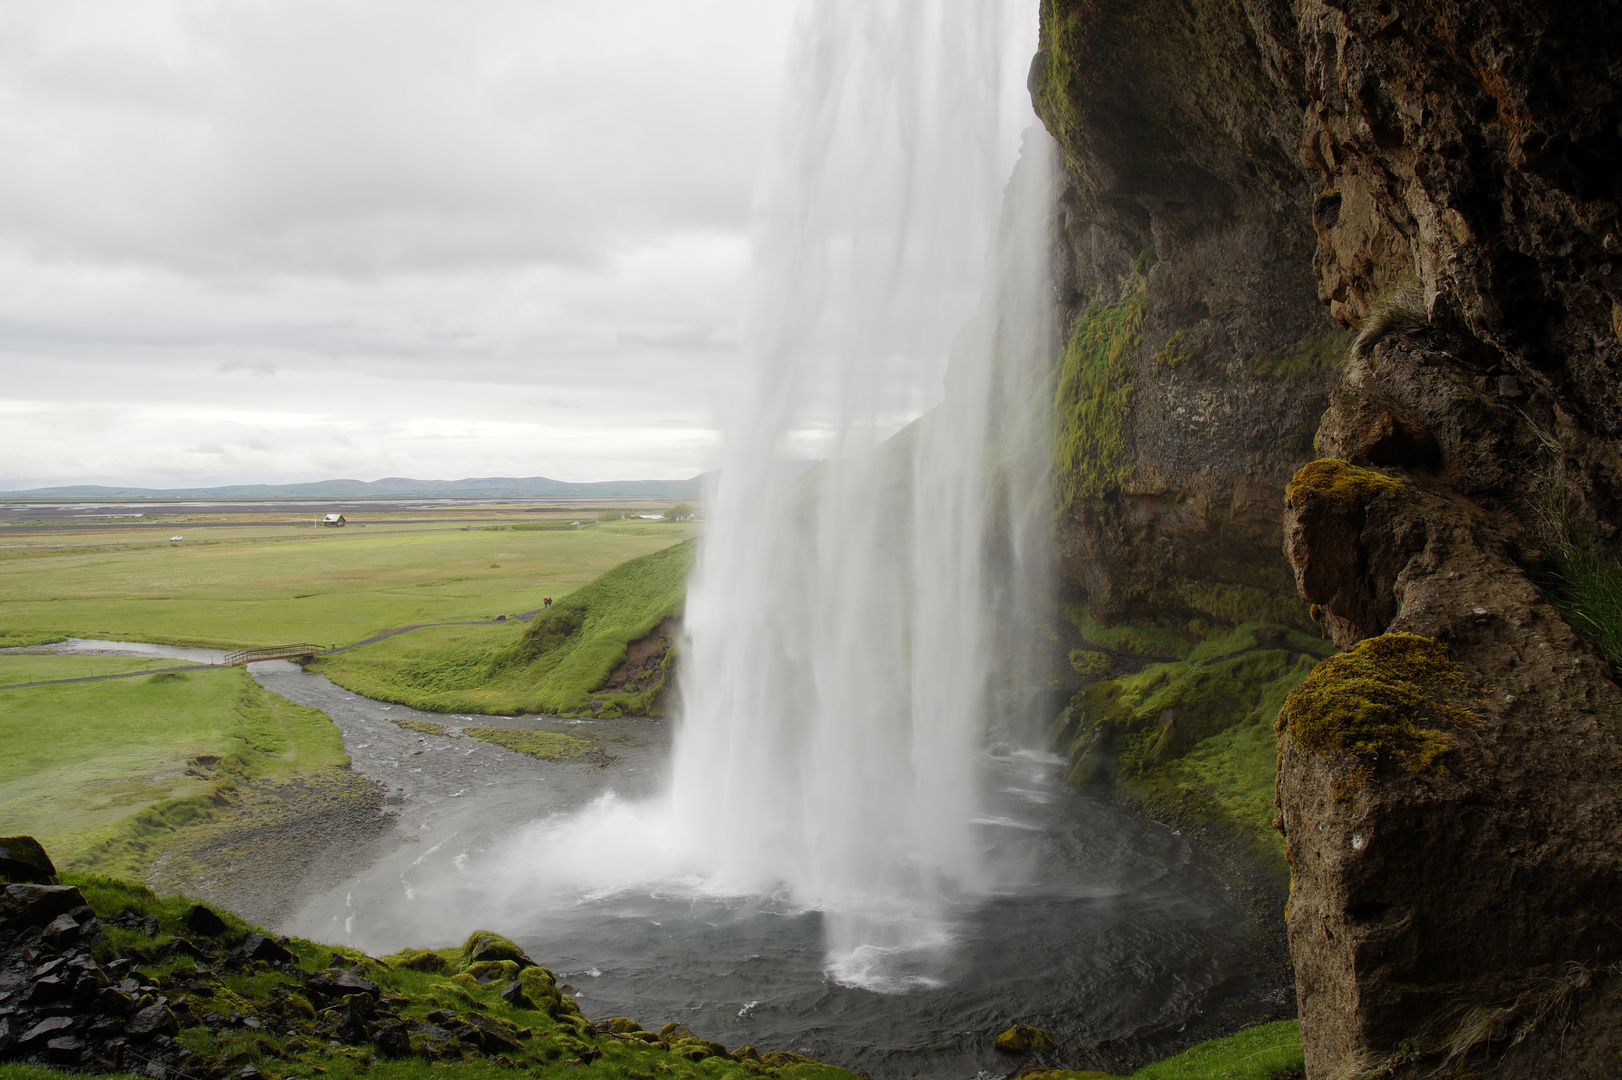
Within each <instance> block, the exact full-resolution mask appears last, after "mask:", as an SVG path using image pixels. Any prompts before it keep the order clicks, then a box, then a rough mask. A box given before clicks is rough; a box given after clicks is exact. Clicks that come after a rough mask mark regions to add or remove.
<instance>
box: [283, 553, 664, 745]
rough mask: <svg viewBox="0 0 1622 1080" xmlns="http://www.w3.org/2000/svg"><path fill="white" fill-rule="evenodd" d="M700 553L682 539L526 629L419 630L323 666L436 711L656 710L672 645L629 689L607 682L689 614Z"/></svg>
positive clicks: (348, 684) (377, 693)
mask: <svg viewBox="0 0 1622 1080" xmlns="http://www.w3.org/2000/svg"><path fill="white" fill-rule="evenodd" d="M692 561H693V543H692V542H687V543H683V544H678V545H675V546H673V547H668V548H665V549H663V550H661V551H657V552H654V553H653V554H651V555H645V556H642V557H641V558H637V559H632V560H630V561H628V562H625V563H622V564H621V565H619V566H616V567H614V568H613V569H611V570H609V571H607V572H606V573H604V574H602V575H601V576H600V577H598V578H597V579H596V580H594V581H592V582H591V583H590V584H589V585H586V586H584V587H583V588H581V589H578V590H576V591H575V592H573V593H570V594H569V595H568V596H566V597H564V598H562V599H561V600H558V601H557V602H556V603H554V604H553V605H552V606H551V607H550V608H548V609H547V610H546V611H544V612H543V613H541V614H540V615H538V616H536V617H535V619H534V620H533V621H532V622H530V624H529V625H528V626H527V627H522V628H521V626H520V624H512V623H508V624H502V625H500V626H492V627H444V628H439V629H436V630H433V631H419V632H417V633H416V634H413V635H409V636H402V637H400V638H391V639H387V640H385V641H381V642H378V643H377V644H375V645H368V646H365V647H363V648H359V649H355V650H352V651H350V652H345V653H340V654H337V655H333V656H327V657H322V658H321V659H319V660H318V661H317V662H316V664H315V669H316V670H319V671H320V672H321V673H322V674H324V675H326V676H327V677H328V678H330V679H331V680H332V681H333V682H336V683H338V684H339V685H340V686H343V687H345V688H346V689H349V690H353V691H354V692H355V693H358V694H364V695H365V696H367V697H369V698H374V699H376V700H379V701H391V702H397V703H399V704H403V705H410V706H411V707H413V708H417V709H422V710H425V711H428V712H473V713H503V714H514V713H525V712H528V713H547V714H553V715H579V714H582V713H588V712H589V713H592V714H594V715H599V716H620V715H625V714H633V715H650V714H653V715H656V714H658V712H659V711H660V709H661V708H662V705H663V693H664V691H665V689H666V685H667V676H668V672H669V664H670V661H671V659H672V650H669V649H666V650H664V651H662V652H661V653H660V654H659V659H658V661H657V662H656V664H655V665H654V666H653V667H651V668H650V669H649V671H648V673H647V674H646V675H645V676H643V677H641V678H639V679H638V680H637V681H635V682H633V683H630V684H628V685H627V686H626V687H625V688H622V689H619V690H614V691H599V688H600V687H602V686H603V684H604V682H605V681H606V680H607V679H608V677H609V675H610V673H612V672H613V671H614V669H615V668H616V667H617V666H618V665H619V664H620V663H621V662H622V661H623V660H624V659H625V655H626V649H627V646H629V645H630V644H631V643H632V642H635V641H639V640H641V639H643V638H645V637H647V636H648V635H650V634H652V633H653V632H654V631H655V630H656V629H657V628H658V627H659V626H660V624H661V623H663V622H664V621H665V620H666V619H668V618H670V617H672V616H674V615H676V614H678V613H679V612H680V610H681V607H682V603H683V601H684V599H685V597H686V585H687V574H688V572H689V571H690V570H691V568H692ZM633 687H634V689H633Z"/></svg>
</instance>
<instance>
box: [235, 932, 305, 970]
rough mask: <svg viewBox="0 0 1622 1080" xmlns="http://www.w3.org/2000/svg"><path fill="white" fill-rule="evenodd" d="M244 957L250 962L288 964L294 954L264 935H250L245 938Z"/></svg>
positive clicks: (243, 941) (243, 945) (243, 944)
mask: <svg viewBox="0 0 1622 1080" xmlns="http://www.w3.org/2000/svg"><path fill="white" fill-rule="evenodd" d="M242 955H243V956H246V957H247V958H248V959H249V960H261V961H264V962H266V963H276V964H286V963H289V962H291V961H292V959H293V954H292V953H290V952H288V951H287V950H286V949H284V948H283V947H282V946H281V945H278V944H277V943H276V942H274V941H272V940H271V939H270V938H268V937H266V936H265V935H263V934H249V935H248V936H247V937H246V938H243V939H242Z"/></svg>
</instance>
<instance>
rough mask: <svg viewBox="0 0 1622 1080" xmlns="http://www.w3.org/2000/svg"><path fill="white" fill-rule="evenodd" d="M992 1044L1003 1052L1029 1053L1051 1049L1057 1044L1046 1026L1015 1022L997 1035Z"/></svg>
mask: <svg viewBox="0 0 1622 1080" xmlns="http://www.w3.org/2000/svg"><path fill="white" fill-rule="evenodd" d="M994 1045H995V1046H996V1047H997V1049H998V1050H1001V1051H1003V1052H1005V1053H1009V1054H1030V1053H1035V1052H1036V1051H1038V1050H1052V1049H1054V1048H1055V1047H1057V1046H1058V1045H1059V1044H1058V1043H1056V1042H1054V1041H1053V1032H1051V1031H1049V1030H1047V1029H1046V1028H1039V1027H1031V1026H1030V1025H1029V1024H1015V1025H1014V1026H1013V1027H1011V1028H1009V1029H1008V1030H1007V1031H1005V1032H1003V1033H1002V1034H1001V1035H998V1036H997V1039H996V1042H995V1044H994Z"/></svg>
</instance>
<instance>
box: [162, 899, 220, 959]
mask: <svg viewBox="0 0 1622 1080" xmlns="http://www.w3.org/2000/svg"><path fill="white" fill-rule="evenodd" d="M205 910H206V909H205ZM162 952H163V954H164V955H165V956H189V957H191V958H192V959H194V960H207V959H209V957H210V955H211V954H210V953H209V951H208V950H207V949H205V948H203V947H202V946H201V945H199V944H197V943H196V942H194V941H190V940H188V939H186V938H183V937H177V938H175V939H174V940H173V941H171V942H170V943H169V944H167V945H165V946H164V947H163V949H162Z"/></svg>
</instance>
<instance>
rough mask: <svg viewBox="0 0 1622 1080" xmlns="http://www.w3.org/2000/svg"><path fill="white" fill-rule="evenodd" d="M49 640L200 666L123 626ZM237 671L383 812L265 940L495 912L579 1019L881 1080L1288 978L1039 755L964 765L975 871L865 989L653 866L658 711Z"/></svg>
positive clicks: (780, 927) (1219, 1017)
mask: <svg viewBox="0 0 1622 1080" xmlns="http://www.w3.org/2000/svg"><path fill="white" fill-rule="evenodd" d="M53 651H73V652H96V653H103V652H116V653H121V654H128V653H135V654H137V655H152V656H173V657H176V658H181V659H187V660H200V661H203V662H209V661H216V662H217V659H218V658H217V657H215V656H213V655H212V654H210V652H209V651H208V650H194V649H171V648H168V647H165V646H152V645H142V644H136V643H127V642H96V641H75V642H71V643H69V644H67V645H65V646H56V647H54V649H53ZM248 670H249V673H250V674H251V675H252V676H253V677H254V678H255V679H257V680H258V681H259V682H260V683H261V684H262V685H263V686H265V687H266V688H267V689H269V690H272V691H275V692H276V693H279V694H281V695H283V696H284V697H286V698H288V699H290V700H292V701H296V702H298V703H300V704H304V705H309V706H312V707H314V708H318V709H320V710H322V711H323V712H325V713H326V714H327V715H329V716H330V717H332V719H333V722H334V723H336V724H337V726H338V727H339V729H340V730H341V731H342V732H343V737H344V742H345V745H346V747H347V749H348V752H349V754H350V755H351V758H352V761H353V768H354V769H355V771H356V772H358V773H359V774H361V775H362V776H364V777H365V778H366V779H368V780H371V781H372V782H374V783H376V784H377V785H379V786H380V787H382V788H383V789H384V790H385V791H386V792H387V795H388V798H387V802H386V805H387V806H388V807H389V808H390V810H391V811H392V812H393V813H394V814H395V815H396V823H395V828H394V830H393V835H392V836H389V837H386V838H385V839H384V840H382V841H380V842H379V843H378V845H377V849H376V852H375V858H373V860H372V861H371V862H370V865H369V866H368V868H367V869H365V870H364V871H362V872H360V873H359V874H358V875H356V876H354V877H352V878H351V879H350V880H347V881H345V882H343V883H342V884H340V885H339V886H338V887H336V888H332V889H329V890H324V891H319V892H316V893H315V894H314V895H313V896H311V897H308V898H307V900H306V902H305V905H304V907H303V909H302V910H301V911H299V912H298V914H296V915H295V916H293V917H292V918H291V919H289V920H287V921H286V922H285V923H284V925H282V926H280V927H278V928H277V929H279V930H281V931H283V932H286V933H294V934H300V935H304V936H307V937H310V938H314V939H316V940H321V941H328V942H334V943H337V942H342V943H345V944H349V945H352V946H354V947H356V948H359V949H362V950H365V951H366V952H368V953H370V954H372V955H381V954H385V953H389V952H393V951H395V950H397V949H400V948H404V947H406V946H432V947H441V946H446V945H453V944H459V943H460V942H461V941H462V940H463V939H464V938H465V937H466V936H467V934H468V933H470V932H471V931H472V930H474V929H490V930H495V931H497V932H498V933H504V934H506V935H508V936H510V937H512V938H513V939H514V940H515V941H517V942H518V943H519V944H521V945H522V946H523V947H524V948H525V949H526V950H527V951H528V952H529V954H530V955H531V956H533V957H535V959H536V960H538V961H539V962H541V963H542V964H545V965H547V966H548V967H550V968H552V969H553V970H554V971H555V972H556V973H557V975H558V978H559V981H560V982H562V983H566V984H568V987H569V992H571V993H573V994H574V995H575V997H576V999H577V1000H578V1002H579V1004H580V1007H581V1009H582V1010H583V1011H584V1012H585V1014H586V1015H587V1016H588V1017H590V1018H592V1019H604V1018H607V1017H612V1016H630V1017H632V1018H634V1019H636V1020H638V1021H639V1022H641V1023H642V1024H643V1026H645V1027H648V1028H650V1029H653V1028H657V1027H658V1026H659V1025H660V1024H662V1023H664V1022H666V1021H679V1022H681V1023H684V1024H686V1025H687V1026H688V1027H690V1028H691V1029H692V1030H693V1031H694V1032H696V1033H698V1034H699V1035H701V1036H703V1037H705V1038H710V1039H715V1040H718V1041H720V1042H723V1043H725V1044H727V1045H728V1046H739V1045H743V1044H746V1043H747V1044H752V1045H754V1046H756V1047H757V1048H759V1049H761V1050H767V1049H777V1050H783V1049H787V1050H794V1051H797V1052H799V1053H804V1054H809V1055H812V1056H815V1057H818V1058H821V1059H823V1060H826V1061H830V1062H834V1063H837V1064H840V1065H844V1066H847V1067H849V1068H852V1069H858V1070H862V1071H865V1072H868V1073H870V1074H872V1075H873V1076H874V1077H875V1078H879V1080H884V1078H890V1077H912V1076H917V1077H942V1078H945V1077H957V1078H970V1077H976V1076H979V1077H983V1078H984V1077H993V1076H1002V1075H1005V1074H1008V1073H1010V1072H1012V1071H1013V1070H1014V1069H1015V1068H1016V1067H1018V1066H1020V1065H1026V1064H1037V1063H1043V1064H1048V1063H1051V1064H1052V1065H1060V1064H1061V1062H1062V1064H1063V1066H1064V1067H1069V1068H1097V1069H1110V1070H1112V1071H1121V1072H1124V1071H1130V1068H1129V1067H1130V1066H1133V1065H1137V1064H1142V1063H1144V1062H1146V1061H1149V1060H1153V1059H1154V1058H1157V1057H1160V1056H1164V1055H1165V1054H1168V1053H1172V1052H1175V1051H1176V1050H1178V1049H1180V1048H1182V1047H1184V1046H1187V1045H1189V1044H1191V1043H1193V1042H1195V1041H1198V1040H1199V1039H1202V1038H1208V1037H1214V1036H1216V1035H1219V1034H1225V1033H1227V1032H1231V1031H1232V1030H1234V1029H1235V1028H1237V1027H1239V1026H1242V1025H1243V1024H1245V1023H1247V1022H1250V1021H1253V1020H1258V1019H1261V1018H1264V1017H1268V1016H1281V1015H1286V1014H1287V1008H1288V1004H1289V1003H1290V1002H1289V995H1288V991H1287V990H1286V986H1287V982H1286V979H1287V972H1286V971H1284V970H1282V969H1281V968H1280V966H1279V965H1278V964H1277V962H1276V960H1274V959H1273V958H1272V951H1271V950H1269V949H1266V948H1259V947H1258V945H1257V942H1256V940H1255V936H1254V932H1253V929H1252V924H1251V921H1250V919H1249V918H1248V916H1247V914H1246V910H1245V905H1244V903H1243V902H1242V899H1241V891H1242V890H1241V889H1240V888H1239V887H1238V885H1237V883H1236V881H1235V880H1234V879H1233V877H1232V876H1231V875H1230V873H1229V872H1228V871H1227V869H1226V868H1225V867H1224V865H1223V863H1222V861H1221V860H1220V859H1219V858H1218V857H1216V856H1215V855H1213V854H1211V853H1209V852H1207V851H1205V850H1203V849H1201V848H1199V847H1197V846H1195V845H1192V844H1190V843H1188V842H1187V841H1186V840H1185V839H1184V838H1183V837H1181V836H1180V835H1178V834H1177V833H1176V832H1175V831H1174V830H1171V829H1169V828H1167V827H1165V826H1163V825H1161V824H1159V823H1157V822H1153V821H1150V820H1147V819H1145V818H1143V817H1141V816H1139V815H1137V814H1134V813H1132V812H1130V811H1128V810H1126V809H1124V808H1122V807H1120V806H1118V805H1116V804H1115V803H1113V802H1111V801H1109V800H1108V799H1105V798H1100V797H1097V796H1094V795H1090V794H1087V793H1085V792H1081V791H1077V790H1075V789H1072V788H1070V787H1068V786H1067V785H1065V784H1064V783H1063V781H1062V778H1061V773H1062V764H1063V763H1062V761H1061V759H1059V758H1057V757H1054V756H1051V755H1045V754H1034V753H1015V754H1011V755H1008V756H1002V757H992V756H987V757H986V758H985V759H984V760H983V762H982V776H983V782H984V788H985V791H986V800H985V805H986V812H985V813H984V815H983V816H982V817H981V818H980V819H979V820H977V822H976V825H977V826H978V828H979V829H980V830H981V835H982V837H983V841H984V844H985V848H986V851H987V853H988V857H989V858H990V859H991V860H992V863H993V865H994V867H995V869H996V874H995V879H996V884H995V886H994V887H993V888H992V889H991V890H990V892H989V894H988V895H983V896H977V897H973V898H962V899H958V900H950V899H949V900H948V901H947V909H948V914H949V920H948V921H949V925H950V926H951V927H952V929H951V932H950V940H949V941H945V942H943V943H942V946H941V949H940V950H939V954H938V955H937V956H936V957H934V958H933V962H932V964H931V965H930V978H928V979H915V980H912V981H911V982H909V983H908V984H907V985H905V986H904V987H900V986H890V987H885V986H879V987H877V988H875V987H874V986H873V985H871V984H869V985H867V986H862V985H848V984H846V983H842V982H840V981H837V980H835V979H834V978H832V977H831V976H830V975H828V974H827V973H826V971H825V963H824V954H823V947H822V937H821V932H820V915H819V913H818V912H816V911H815V910H805V909H803V908H800V907H796V906H795V905H794V904H793V903H792V902H791V901H790V900H788V899H787V898H786V897H782V896H777V897H771V896H765V897H761V896H756V897H741V898H740V897H726V896H712V895H705V894H704V893H703V891H702V890H700V889H696V888H695V887H694V884H693V882H691V881H690V880H684V879H682V878H681V877H680V876H674V877H672V878H670V879H669V880H653V881H651V882H650V879H649V874H648V873H647V872H646V867H645V866H644V865H638V864H639V863H640V862H644V861H645V858H644V853H645V852H646V850H647V844H646V843H643V842H641V841H642V839H643V837H642V831H645V830H648V829H650V828H652V826H650V825H649V820H650V819H649V815H648V813H647V810H646V807H647V806H648V805H649V804H650V802H651V801H652V800H655V799H656V798H657V795H658V792H659V791H660V790H661V788H662V786H663V782H664V775H665V764H666V761H667V758H668V753H669V747H670V739H671V725H670V723H668V722H666V721H663V720H656V719H645V718H623V719H618V720H595V721H592V720H586V721H569V720H556V719H550V718H544V717H499V716H497V717H486V716H477V717H475V716H448V715H443V714H434V713H422V712H418V711H416V710H413V709H409V708H406V707H404V706H400V705H389V704H385V703H382V702H377V701H372V700H370V699H367V698H364V697H361V696H359V695H357V694H353V693H351V692H349V691H347V690H344V689H342V688H341V687H338V686H336V685H334V684H333V683H331V682H329V681H328V680H327V679H326V678H325V677H323V676H321V675H318V674H315V673H312V672H306V671H304V670H302V669H301V668H299V667H298V666H297V665H295V664H292V663H288V662H286V661H272V662H268V663H261V664H253V665H250V666H249V669H248ZM397 720H414V721H420V722H426V723H430V724H436V725H439V726H440V727H442V728H443V729H445V731H446V734H445V735H443V736H440V735H431V734H423V733H420V732H417V731H412V730H409V729H407V728H404V727H401V726H399V725H398V724H397V723H395V722H394V721H397ZM476 725H491V726H501V727H509V728H518V729H526V730H545V731H558V732H564V733H571V734H577V735H581V736H584V737H585V738H587V739H589V740H591V741H592V742H593V743H595V744H596V746H597V747H598V750H597V751H596V752H594V753H592V754H590V755H585V756H583V757H579V758H575V759H572V760H563V761H539V760H536V759H534V758H531V757H528V756H525V755H522V754H517V753H513V752H511V751H508V750H505V749H502V748H501V747H498V746H495V745H492V744H490V743H487V742H482V741H479V740H477V739H474V738H470V737H467V736H464V735H462V734H461V733H460V729H461V727H463V726H476ZM587 822H589V823H590V824H589V825H585V824H582V823H587ZM881 824H882V823H875V827H880V826H881ZM571 837H573V839H571ZM1015 1022H1020V1023H1029V1024H1035V1025H1037V1026H1040V1027H1045V1028H1049V1029H1051V1030H1052V1031H1053V1033H1054V1035H1055V1037H1056V1038H1057V1040H1058V1041H1059V1045H1060V1047H1061V1048H1062V1050H1061V1052H1059V1053H1058V1054H1055V1055H1041V1056H1040V1057H1041V1060H1040V1062H1039V1061H1038V1060H1037V1059H1033V1058H1025V1059H1021V1060H1017V1061H1016V1060H1011V1059H1010V1058H1008V1057H1007V1056H1006V1055H1002V1054H999V1053H997V1052H996V1051H995V1050H994V1049H993V1048H992V1046H991V1040H992V1037H993V1036H994V1035H995V1034H996V1033H997V1032H998V1031H1001V1030H1003V1029H1004V1028H1006V1027H1008V1026H1009V1025H1010V1024H1012V1023H1015Z"/></svg>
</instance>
